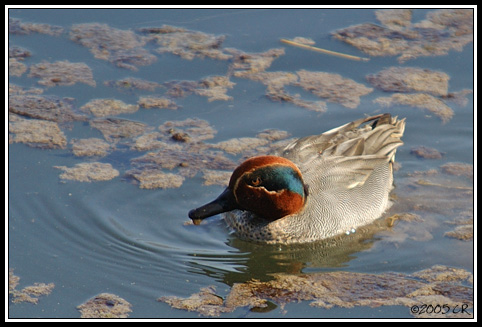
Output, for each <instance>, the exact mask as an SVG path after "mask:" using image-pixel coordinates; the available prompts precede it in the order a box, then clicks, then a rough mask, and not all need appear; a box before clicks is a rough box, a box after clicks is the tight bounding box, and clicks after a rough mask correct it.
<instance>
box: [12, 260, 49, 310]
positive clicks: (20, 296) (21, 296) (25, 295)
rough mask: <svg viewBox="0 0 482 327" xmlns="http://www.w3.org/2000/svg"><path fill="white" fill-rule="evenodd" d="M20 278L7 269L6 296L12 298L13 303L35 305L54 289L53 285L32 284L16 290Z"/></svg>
mask: <svg viewBox="0 0 482 327" xmlns="http://www.w3.org/2000/svg"><path fill="white" fill-rule="evenodd" d="M19 280H20V277H18V276H16V275H14V274H13V269H11V268H9V269H8V294H9V295H11V296H12V302H13V303H21V302H28V303H32V304H37V303H38V300H39V298H40V297H41V296H44V295H49V294H50V293H52V290H53V289H54V288H55V285H54V283H49V284H45V283H34V284H33V285H31V286H26V287H24V288H23V289H21V290H17V289H16V288H17V286H18V282H19Z"/></svg>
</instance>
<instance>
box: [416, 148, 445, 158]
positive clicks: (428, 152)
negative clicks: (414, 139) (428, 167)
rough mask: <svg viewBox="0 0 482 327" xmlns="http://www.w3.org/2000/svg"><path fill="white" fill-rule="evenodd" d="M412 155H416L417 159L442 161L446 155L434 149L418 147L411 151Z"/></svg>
mask: <svg viewBox="0 0 482 327" xmlns="http://www.w3.org/2000/svg"><path fill="white" fill-rule="evenodd" d="M410 154H413V155H415V156H416V157H417V158H423V159H442V157H443V155H444V153H442V152H440V151H438V150H437V149H434V148H429V147H426V146H423V145H421V146H417V147H414V148H412V149H411V150H410Z"/></svg>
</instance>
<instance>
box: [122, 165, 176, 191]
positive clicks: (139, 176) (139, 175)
mask: <svg viewBox="0 0 482 327" xmlns="http://www.w3.org/2000/svg"><path fill="white" fill-rule="evenodd" d="M127 175H128V176H132V177H134V178H135V179H136V180H137V181H138V182H139V187H140V188H144V189H155V188H162V189H166V188H178V187H181V185H182V183H183V182H184V177H182V176H180V175H177V174H171V173H164V172H163V171H162V170H161V169H159V168H156V167H143V168H142V169H131V170H129V171H128V172H127Z"/></svg>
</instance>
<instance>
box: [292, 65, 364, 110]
mask: <svg viewBox="0 0 482 327" xmlns="http://www.w3.org/2000/svg"><path fill="white" fill-rule="evenodd" d="M297 75H298V78H299V80H298V82H296V83H294V84H295V85H297V86H300V87H302V88H303V89H305V90H307V91H309V92H311V93H313V94H314V95H316V96H319V97H320V98H323V99H326V100H327V101H330V102H335V103H339V104H341V105H342V106H344V107H347V108H351V109H353V108H356V107H358V105H359V104H360V97H361V96H363V95H367V94H369V93H370V92H372V91H373V89H372V88H369V87H366V86H365V85H363V84H360V83H356V82H355V81H354V80H352V79H349V78H344V77H342V76H341V75H339V74H332V73H324V72H310V71H306V70H300V71H298V72H297Z"/></svg>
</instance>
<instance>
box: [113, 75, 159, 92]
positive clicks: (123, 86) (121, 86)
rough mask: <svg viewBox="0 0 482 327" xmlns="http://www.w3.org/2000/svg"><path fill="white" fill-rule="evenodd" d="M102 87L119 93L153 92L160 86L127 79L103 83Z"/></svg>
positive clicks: (139, 79) (144, 81) (131, 78)
mask: <svg viewBox="0 0 482 327" xmlns="http://www.w3.org/2000/svg"><path fill="white" fill-rule="evenodd" d="M104 85H106V86H109V87H114V88H116V89H118V90H119V91H134V90H143V91H155V90H156V89H158V88H161V87H162V85H161V84H159V83H156V82H151V81H146V80H143V79H141V78H134V77H127V78H122V79H119V80H115V81H105V82H104Z"/></svg>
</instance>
